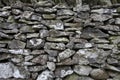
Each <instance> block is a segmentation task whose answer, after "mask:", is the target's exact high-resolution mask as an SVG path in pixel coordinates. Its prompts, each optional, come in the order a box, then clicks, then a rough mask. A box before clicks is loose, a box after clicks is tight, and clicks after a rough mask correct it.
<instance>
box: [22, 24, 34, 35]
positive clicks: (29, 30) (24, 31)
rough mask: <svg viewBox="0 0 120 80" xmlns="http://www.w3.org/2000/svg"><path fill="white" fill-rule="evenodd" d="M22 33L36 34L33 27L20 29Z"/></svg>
mask: <svg viewBox="0 0 120 80" xmlns="http://www.w3.org/2000/svg"><path fill="white" fill-rule="evenodd" d="M20 32H21V33H29V32H34V30H33V29H32V27H31V26H23V27H21V28H20Z"/></svg>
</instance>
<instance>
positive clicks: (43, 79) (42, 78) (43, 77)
mask: <svg viewBox="0 0 120 80" xmlns="http://www.w3.org/2000/svg"><path fill="white" fill-rule="evenodd" d="M48 79H50V80H51V79H53V72H51V71H49V70H46V71H43V72H42V73H41V74H40V75H39V76H38V78H37V80H48Z"/></svg>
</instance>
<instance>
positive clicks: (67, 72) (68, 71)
mask: <svg viewBox="0 0 120 80" xmlns="http://www.w3.org/2000/svg"><path fill="white" fill-rule="evenodd" d="M72 73H73V70H67V71H65V70H61V77H62V78H63V77H65V76H67V75H70V74H72Z"/></svg>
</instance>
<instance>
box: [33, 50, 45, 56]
mask: <svg viewBox="0 0 120 80" xmlns="http://www.w3.org/2000/svg"><path fill="white" fill-rule="evenodd" d="M44 53H45V51H44V50H33V51H32V52H31V54H32V55H41V54H44Z"/></svg>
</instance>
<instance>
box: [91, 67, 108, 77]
mask: <svg viewBox="0 0 120 80" xmlns="http://www.w3.org/2000/svg"><path fill="white" fill-rule="evenodd" d="M90 75H91V76H92V77H93V78H94V79H108V77H109V75H108V74H107V73H106V71H104V70H101V69H94V70H92V71H91V73H90Z"/></svg>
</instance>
